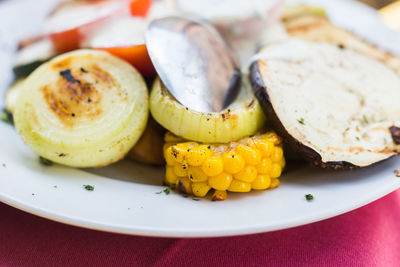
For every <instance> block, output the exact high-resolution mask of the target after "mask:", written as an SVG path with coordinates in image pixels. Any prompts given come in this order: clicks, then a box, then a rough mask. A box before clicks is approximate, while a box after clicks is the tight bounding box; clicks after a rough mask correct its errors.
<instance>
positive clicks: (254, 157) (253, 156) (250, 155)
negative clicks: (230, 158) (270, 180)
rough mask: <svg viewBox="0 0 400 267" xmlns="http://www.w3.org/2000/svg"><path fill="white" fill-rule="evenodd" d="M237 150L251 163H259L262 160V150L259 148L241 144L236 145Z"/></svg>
mask: <svg viewBox="0 0 400 267" xmlns="http://www.w3.org/2000/svg"><path fill="white" fill-rule="evenodd" d="M236 152H237V153H239V155H241V156H242V157H243V159H244V161H245V162H246V163H247V164H249V165H257V164H258V163H260V161H261V152H260V151H259V150H258V149H254V148H251V147H249V146H243V145H239V146H237V147H236Z"/></svg>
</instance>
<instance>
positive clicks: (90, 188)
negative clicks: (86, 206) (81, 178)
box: [83, 185, 94, 191]
mask: <svg viewBox="0 0 400 267" xmlns="http://www.w3.org/2000/svg"><path fill="white" fill-rule="evenodd" d="M83 187H84V188H85V189H86V190H87V191H94V186H92V185H84V186H83Z"/></svg>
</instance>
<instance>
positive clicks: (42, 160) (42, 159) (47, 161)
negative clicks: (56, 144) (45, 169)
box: [39, 157, 53, 166]
mask: <svg viewBox="0 0 400 267" xmlns="http://www.w3.org/2000/svg"><path fill="white" fill-rule="evenodd" d="M39 162H40V164H42V165H44V166H51V165H53V162H52V161H51V160H48V159H46V158H43V157H39Z"/></svg>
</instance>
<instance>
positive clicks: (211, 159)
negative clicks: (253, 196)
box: [164, 132, 285, 200]
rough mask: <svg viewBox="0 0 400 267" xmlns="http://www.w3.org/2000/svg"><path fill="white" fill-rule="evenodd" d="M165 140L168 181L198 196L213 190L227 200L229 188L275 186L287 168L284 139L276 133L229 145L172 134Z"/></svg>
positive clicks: (237, 190)
mask: <svg viewBox="0 0 400 267" xmlns="http://www.w3.org/2000/svg"><path fill="white" fill-rule="evenodd" d="M165 142H166V144H165V146H164V156H165V160H166V163H167V168H166V174H165V183H166V184H168V185H175V187H176V188H177V189H178V190H179V191H181V192H182V193H185V194H193V195H195V196H197V197H205V196H206V195H207V193H208V192H209V191H210V190H212V189H213V190H215V192H214V195H213V196H212V198H213V199H214V200H224V199H226V196H227V194H226V191H230V192H249V191H251V190H252V189H253V190H265V189H268V188H270V189H272V188H275V187H277V186H278V185H279V180H278V177H280V176H281V173H282V170H283V168H284V167H285V158H284V155H283V150H282V146H281V139H280V138H279V137H278V136H277V135H276V134H275V133H274V132H267V133H265V134H261V135H257V136H254V137H246V138H243V139H241V140H239V141H238V142H231V143H228V144H204V143H203V144H199V143H196V142H185V141H184V140H182V139H179V138H178V137H176V136H173V135H172V134H170V133H168V134H167V135H166V138H165Z"/></svg>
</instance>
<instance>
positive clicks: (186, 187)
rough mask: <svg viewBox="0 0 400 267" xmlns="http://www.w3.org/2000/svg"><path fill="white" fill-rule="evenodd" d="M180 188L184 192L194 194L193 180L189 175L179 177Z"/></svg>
mask: <svg viewBox="0 0 400 267" xmlns="http://www.w3.org/2000/svg"><path fill="white" fill-rule="evenodd" d="M177 186H178V190H179V192H182V193H184V194H188V195H192V194H193V190H192V182H191V181H190V180H189V178H187V177H179V179H178V184H177Z"/></svg>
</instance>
